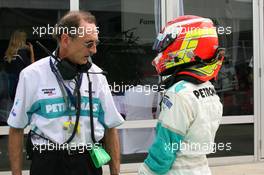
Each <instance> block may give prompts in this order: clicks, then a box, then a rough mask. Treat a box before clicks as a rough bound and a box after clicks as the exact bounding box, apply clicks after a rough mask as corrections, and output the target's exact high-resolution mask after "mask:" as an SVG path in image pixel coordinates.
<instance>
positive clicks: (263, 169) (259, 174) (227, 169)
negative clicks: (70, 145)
mask: <svg viewBox="0 0 264 175" xmlns="http://www.w3.org/2000/svg"><path fill="white" fill-rule="evenodd" d="M211 170H212V175H264V163H250V164H239V165H230V166H216V167H211ZM135 171H136V170H135ZM135 171H134V172H130V173H125V172H124V173H121V175H136V174H137V173H136V172H135ZM28 174H29V172H28V171H24V172H23V175H28ZM108 174H109V173H108V172H105V173H104V175H108ZM0 175H11V173H10V172H0Z"/></svg>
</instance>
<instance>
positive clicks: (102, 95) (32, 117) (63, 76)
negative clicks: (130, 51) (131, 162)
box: [8, 11, 123, 175]
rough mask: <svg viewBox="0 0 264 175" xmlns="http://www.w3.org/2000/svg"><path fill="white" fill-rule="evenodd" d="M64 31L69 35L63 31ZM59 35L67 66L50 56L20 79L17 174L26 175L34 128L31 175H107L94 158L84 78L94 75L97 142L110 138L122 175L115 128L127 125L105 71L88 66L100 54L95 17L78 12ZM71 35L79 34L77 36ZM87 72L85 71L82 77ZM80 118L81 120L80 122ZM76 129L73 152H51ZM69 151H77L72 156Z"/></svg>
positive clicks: (14, 119)
mask: <svg viewBox="0 0 264 175" xmlns="http://www.w3.org/2000/svg"><path fill="white" fill-rule="evenodd" d="M59 27H62V28H63V27H64V28H68V30H60V29H58V28H59ZM57 29H58V30H57V31H56V33H54V36H55V38H56V39H57V42H58V49H57V50H56V52H55V55H56V57H57V58H58V59H59V60H60V61H61V62H62V61H64V62H63V63H66V66H65V65H62V64H60V61H59V60H56V59H55V58H53V57H52V56H48V57H46V58H43V59H41V60H39V61H37V62H36V63H34V64H32V65H30V66H29V67H27V68H26V69H24V70H23V71H22V72H21V74H20V77H19V83H18V88H17V93H16V97H15V102H14V106H13V108H12V110H11V112H10V116H9V119H8V124H9V126H10V132H9V155H10V162H11V169H12V173H13V175H21V170H22V154H23V152H22V147H23V146H22V145H23V137H24V135H23V129H24V128H25V127H27V126H28V125H30V126H31V130H32V132H31V138H30V140H29V141H32V143H33V144H34V148H35V149H34V151H33V153H32V155H31V159H32V164H31V167H30V174H31V175H42V174H43V175H58V174H61V175H72V174H76V175H77V174H81V175H91V174H93V175H97V174H98V175H101V174H102V168H96V167H95V165H94V164H93V163H92V160H91V157H90V155H89V153H88V150H89V149H90V148H91V144H93V143H94V142H93V139H92V137H91V123H90V121H91V120H90V109H91V108H90V103H89V93H88V92H89V88H88V76H87V74H86V73H84V72H87V70H88V69H89V72H94V73H97V74H90V75H89V77H90V80H91V82H92V99H91V98H90V99H91V100H92V104H93V106H92V111H93V118H94V119H93V120H94V127H93V128H94V138H95V140H96V142H99V141H100V140H102V139H103V137H104V143H105V146H106V150H107V152H108V153H109V154H110V156H111V161H110V164H109V165H110V172H111V174H112V175H116V174H119V169H120V167H119V166H120V158H119V156H120V155H119V141H118V136H117V131H116V129H114V127H117V126H119V125H120V124H121V123H122V122H123V119H122V117H121V115H120V114H119V113H118V112H117V109H116V107H115V105H114V102H113V99H112V96H111V92H110V90H109V86H108V83H107V80H106V78H105V76H104V75H102V74H100V72H102V70H101V69H100V68H99V67H97V66H96V65H95V64H88V63H89V62H88V57H89V56H91V55H93V54H95V53H96V45H97V43H98V28H97V27H96V20H95V17H94V16H93V15H92V14H91V13H89V12H83V11H79V12H74V11H72V12H69V13H67V14H66V15H65V16H64V17H63V18H62V19H61V20H60V21H59V22H58V24H57ZM76 29H77V30H76ZM70 30H75V33H74V32H71V31H70ZM76 31H77V33H76ZM78 32H79V33H78ZM67 66H68V67H67ZM90 66H91V67H90ZM82 69H84V70H85V71H84V72H82V71H81V70H82ZM71 70H73V71H71ZM75 71H76V72H75ZM78 109H80V110H78ZM77 111H79V114H78V112H77ZM76 116H79V122H77V120H76V119H77V117H76ZM76 123H79V124H78V125H77V124H76ZM75 126H76V129H75V135H74V137H73V139H71V141H70V143H69V145H70V147H67V148H66V149H61V148H60V149H58V148H57V147H56V148H54V147H50V148H48V147H45V146H46V145H48V144H50V143H52V144H64V143H65V142H66V141H67V140H68V139H69V138H70V137H71V136H72V133H73V131H74V127H75ZM74 145H75V147H73V146H74ZM87 145H88V146H87ZM85 146H87V147H85ZM37 148H38V149H37ZM40 148H41V150H40ZM69 148H75V150H67V149H69ZM79 148H82V149H83V150H78V149H79ZM76 149H77V150H76ZM86 149H88V150H86Z"/></svg>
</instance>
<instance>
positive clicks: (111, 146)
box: [104, 128, 120, 175]
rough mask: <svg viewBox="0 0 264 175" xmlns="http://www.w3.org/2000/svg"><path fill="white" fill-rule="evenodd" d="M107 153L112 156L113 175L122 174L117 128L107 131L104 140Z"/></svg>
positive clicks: (111, 170) (110, 164) (111, 171)
mask: <svg viewBox="0 0 264 175" xmlns="http://www.w3.org/2000/svg"><path fill="white" fill-rule="evenodd" d="M104 143H105V148H106V151H107V152H108V153H109V154H110V156H111V161H110V163H109V166H110V173H111V175H118V174H119V172H120V146H119V138H118V133H117V130H116V129H115V128H109V129H106V132H105V138H104Z"/></svg>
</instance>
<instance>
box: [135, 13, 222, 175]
mask: <svg viewBox="0 0 264 175" xmlns="http://www.w3.org/2000/svg"><path fill="white" fill-rule="evenodd" d="M153 48H154V49H155V50H156V51H158V53H159V54H158V56H157V57H156V58H155V59H154V60H153V65H154V66H155V68H156V70H157V72H158V74H159V75H161V76H167V78H166V79H165V80H164V81H163V85H165V86H164V87H165V88H166V91H165V92H164V95H163V98H162V103H161V112H160V115H159V120H158V124H157V127H156V138H155V140H154V143H153V144H152V146H151V147H150V149H149V152H148V156H147V158H146V159H145V161H144V163H143V164H142V165H141V166H140V168H139V170H138V174H140V175H150V174H159V175H160V174H166V175H210V174H211V172H210V169H209V167H208V162H207V159H206V154H209V153H212V152H213V149H214V138H215V133H216V131H217V129H218V127H219V124H220V119H221V117H222V111H223V109H222V104H221V102H220V99H219V97H218V95H217V94H216V91H215V89H214V86H213V85H212V84H211V82H210V81H209V80H212V79H214V78H215V77H216V76H217V74H218V72H219V69H220V68H221V65H222V62H223V59H224V56H223V55H224V50H223V49H220V48H219V46H218V36H217V33H216V28H215V27H214V25H213V22H212V21H211V20H210V19H207V18H202V17H198V16H190V15H187V16H181V17H178V18H176V19H174V20H172V21H170V22H168V23H167V25H166V26H165V28H164V29H163V30H162V31H161V33H160V34H159V35H158V37H157V39H156V41H155V43H154V46H153Z"/></svg>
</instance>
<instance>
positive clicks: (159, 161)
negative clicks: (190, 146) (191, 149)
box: [144, 123, 183, 174]
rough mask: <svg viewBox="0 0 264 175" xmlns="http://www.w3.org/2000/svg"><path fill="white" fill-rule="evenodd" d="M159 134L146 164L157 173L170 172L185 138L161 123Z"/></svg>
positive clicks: (158, 129)
mask: <svg viewBox="0 0 264 175" xmlns="http://www.w3.org/2000/svg"><path fill="white" fill-rule="evenodd" d="M156 129H157V133H156V138H155V140H154V143H153V144H152V146H151V147H150V149H149V152H148V157H147V158H146V160H145V161H144V163H145V164H146V165H147V166H148V167H149V168H150V169H151V170H152V171H153V172H155V173H157V174H165V173H166V172H168V171H169V170H170V168H171V166H172V164H173V162H174V161H175V159H176V153H177V151H178V150H179V146H175V145H180V142H181V140H182V139H183V136H181V135H179V134H177V133H175V132H173V131H171V130H169V129H167V128H164V127H163V126H162V124H161V123H158V124H157V127H156Z"/></svg>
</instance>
